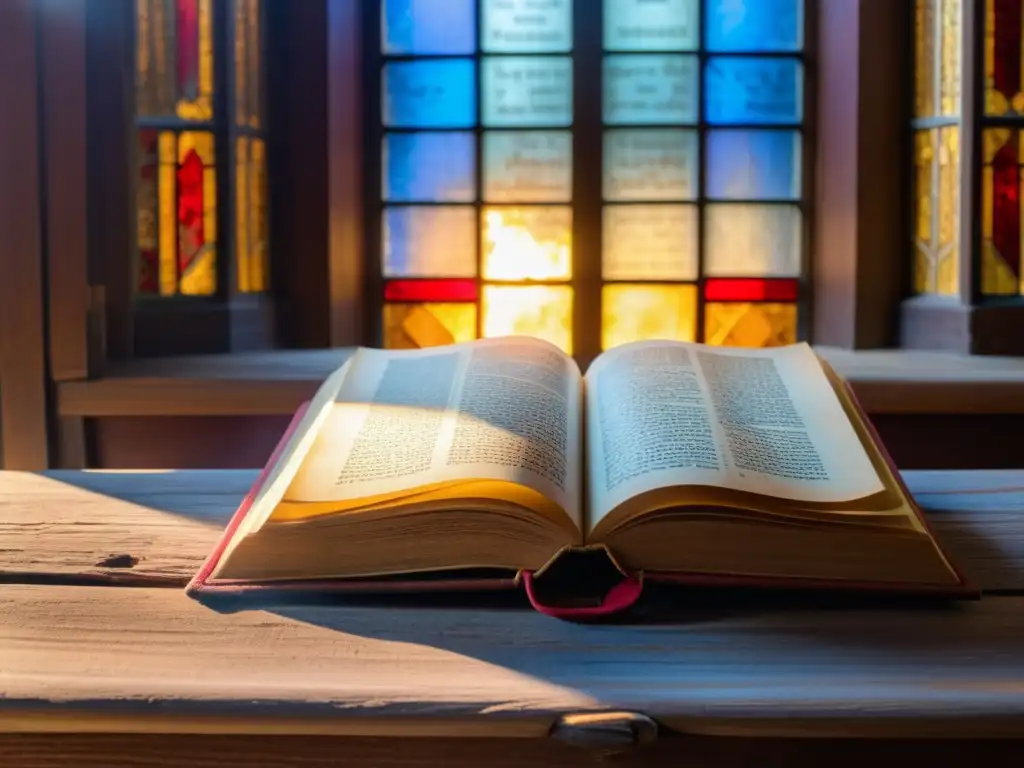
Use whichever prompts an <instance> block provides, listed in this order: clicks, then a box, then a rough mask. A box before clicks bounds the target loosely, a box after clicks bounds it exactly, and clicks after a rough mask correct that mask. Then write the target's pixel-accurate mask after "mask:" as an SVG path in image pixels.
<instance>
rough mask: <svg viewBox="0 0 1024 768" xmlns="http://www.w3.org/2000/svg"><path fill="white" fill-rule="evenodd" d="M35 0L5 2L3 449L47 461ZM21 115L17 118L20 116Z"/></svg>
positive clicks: (0, 298) (11, 464)
mask: <svg viewBox="0 0 1024 768" xmlns="http://www.w3.org/2000/svg"><path fill="white" fill-rule="evenodd" d="M38 13H39V8H38V7H37V4H36V3H30V2H24V0H18V2H2V3H0V104H3V105H5V109H6V110H7V111H8V114H6V115H5V117H4V118H3V119H0V233H2V237H3V240H2V243H0V422H3V425H4V428H3V435H2V438H3V441H4V445H3V448H2V450H0V455H2V456H3V460H4V466H5V467H6V468H8V469H45V468H47V467H48V466H49V448H48V435H47V380H46V336H45V331H44V302H43V291H44V287H43V242H42V236H41V228H42V213H41V210H40V208H41V201H40V191H41V189H42V182H41V180H40V178H39V166H40V155H39V151H40V141H39V131H40V124H39V119H38V117H39V115H38V113H39V109H38V76H39V71H38V68H37V61H38V49H37V34H36V31H37V15H38ZM14 113H16V117H15V116H14Z"/></svg>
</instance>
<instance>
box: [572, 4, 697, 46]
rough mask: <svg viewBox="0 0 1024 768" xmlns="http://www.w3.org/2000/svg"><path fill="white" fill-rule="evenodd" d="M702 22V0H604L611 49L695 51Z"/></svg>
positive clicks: (606, 32)
mask: <svg viewBox="0 0 1024 768" xmlns="http://www.w3.org/2000/svg"><path fill="white" fill-rule="evenodd" d="M585 1H586V2H589V3H593V2H594V1H595V0H585ZM699 25H700V0H658V2H651V0H604V47H605V50H608V51H695V50H697V45H698V40H699V34H698V32H699V29H700V26H699Z"/></svg>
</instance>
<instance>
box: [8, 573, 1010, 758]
mask: <svg viewBox="0 0 1024 768" xmlns="http://www.w3.org/2000/svg"><path fill="white" fill-rule="evenodd" d="M1022 638H1024V598H1017V597H998V598H990V599H984V600H981V601H980V602H976V603H967V604H961V605H958V606H956V607H952V608H949V607H947V608H939V607H934V606H933V607H931V608H923V607H919V608H917V609H910V608H907V607H904V608H902V609H900V610H883V609H880V608H874V609H872V610H849V609H830V610H823V609H820V608H819V609H816V610H815V609H810V608H805V609H799V608H795V609H790V610H770V609H768V608H766V607H764V606H757V605H754V606H749V607H748V608H747V609H746V610H740V609H735V608H732V609H730V608H724V607H712V608H704V609H697V608H694V609H693V611H692V612H691V613H690V614H689V619H688V620H687V621H683V622H681V623H673V624H642V625H631V626H625V625H620V626H583V625H577V624H572V623H568V622H560V621H556V620H553V619H549V618H547V617H544V616H542V615H540V614H537V613H533V612H528V611H527V612H524V611H517V610H500V609H489V610H488V609H481V608H472V609H470V608H466V609H457V608H447V609H444V608H436V607H435V608H420V607H415V606H414V607H408V608H405V609H403V610H401V611H396V610H387V609H381V608H376V609H374V608H355V607H342V606H305V607H298V606H290V607H280V606H278V607H269V606H268V607H266V608H264V609H260V610H256V609H252V610H247V611H242V612H238V613H229V614H223V613H217V612H215V611H213V610H212V609H210V608H207V607H205V606H202V605H200V604H199V603H197V602H195V601H193V600H190V599H189V598H187V597H186V596H185V595H184V593H183V592H182V591H180V590H171V589H152V588H141V587H140V588H132V589H125V588H109V587H80V586H79V587H64V586H38V585H10V586H4V587H0V691H3V695H2V696H0V731H3V730H6V731H40V730H43V731H75V732H85V731H90V730H91V731H101V732H114V731H118V732H149V731H156V732H196V731H202V732H207V733H218V732H221V733H246V732H250V733H251V732H257V731H258V732H262V733H334V734H339V733H340V734H349V735H366V736H374V735H386V734H392V735H407V736H408V735H420V736H425V735H431V736H434V737H438V736H447V735H452V736H454V735H462V736H466V735H477V736H484V735H487V736H492V737H499V736H509V737H513V736H518V737H523V736H534V737H541V736H543V735H544V734H546V733H547V732H548V729H549V728H550V726H551V724H552V722H553V720H554V718H555V717H557V716H558V715H560V714H564V713H566V712H574V711H591V710H605V709H625V710H633V711H642V712H645V713H647V714H648V715H650V716H651V717H654V718H656V719H657V720H658V721H659V722H660V723H661V724H663V725H664V726H666V727H668V728H672V729H679V730H682V731H685V732H688V733H700V734H709V735H715V734H717V735H737V734H742V735H748V736H749V735H760V736H807V735H814V736H829V735H831V736H844V735H846V736H865V735H876V736H877V735H887V736H897V735H901V736H908V737H915V738H918V737H927V736H936V735H942V736H1000V735H1002V736H1009V735H1014V734H1016V735H1018V736H1019V735H1020V734H1021V733H1024V653H1022V650H1021V639H1022Z"/></svg>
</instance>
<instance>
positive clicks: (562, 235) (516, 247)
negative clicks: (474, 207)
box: [482, 205, 572, 280]
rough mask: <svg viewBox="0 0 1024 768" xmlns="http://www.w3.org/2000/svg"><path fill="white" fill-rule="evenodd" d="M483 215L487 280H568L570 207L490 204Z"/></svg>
mask: <svg viewBox="0 0 1024 768" xmlns="http://www.w3.org/2000/svg"><path fill="white" fill-rule="evenodd" d="M482 216H483V243H484V254H483V274H484V277H485V278H487V279H488V280H567V279H569V278H570V277H571V276H572V208H571V207H569V206H567V205H551V206H536V205H535V206H524V207H515V206H490V207H486V208H484V209H483V211H482Z"/></svg>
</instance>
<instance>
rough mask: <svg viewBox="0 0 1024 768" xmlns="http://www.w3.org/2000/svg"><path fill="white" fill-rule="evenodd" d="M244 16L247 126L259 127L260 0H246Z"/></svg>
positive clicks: (260, 66)
mask: <svg viewBox="0 0 1024 768" xmlns="http://www.w3.org/2000/svg"><path fill="white" fill-rule="evenodd" d="M246 3H247V9H246V17H247V21H248V26H247V29H248V32H249V42H248V44H247V45H246V53H247V54H248V67H249V76H248V78H247V80H248V84H249V98H248V99H247V100H246V101H247V102H248V104H249V127H250V128H259V127H260V122H261V120H262V118H261V115H262V114H263V106H262V102H263V67H262V62H263V46H262V40H261V36H262V33H261V30H260V0H246Z"/></svg>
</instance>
